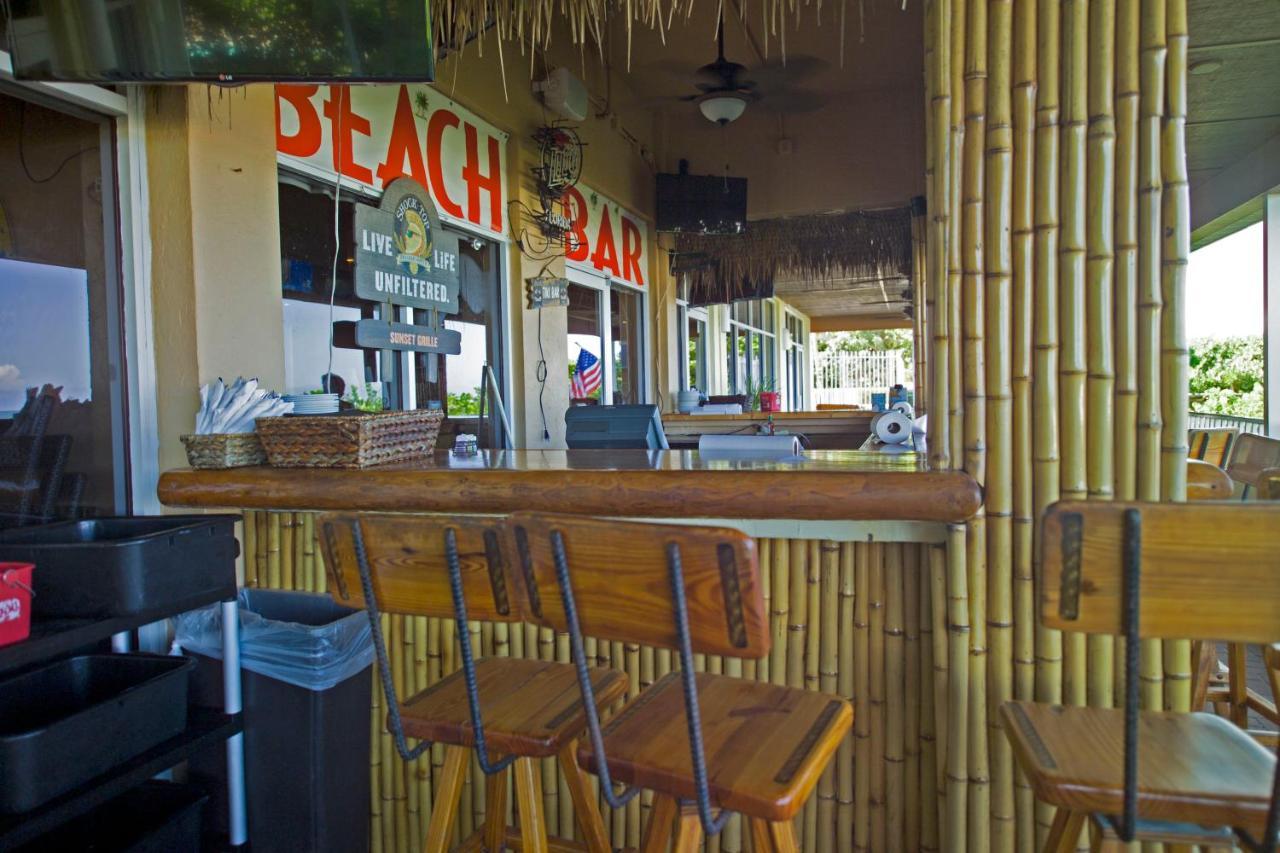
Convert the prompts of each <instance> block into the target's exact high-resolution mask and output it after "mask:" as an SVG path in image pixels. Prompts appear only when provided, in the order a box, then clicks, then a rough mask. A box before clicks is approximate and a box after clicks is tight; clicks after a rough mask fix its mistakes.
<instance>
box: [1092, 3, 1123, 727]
mask: <svg viewBox="0 0 1280 853" xmlns="http://www.w3.org/2000/svg"><path fill="white" fill-rule="evenodd" d="M1115 13H1116V9H1115V0H1092V4H1091V5H1090V7H1089V25H1088V29H1089V42H1088V54H1089V55H1088V67H1089V83H1088V110H1089V131H1088V141H1087V146H1088V177H1089V182H1088V190H1087V204H1088V212H1089V221H1088V228H1087V246H1088V260H1087V262H1086V270H1085V279H1086V281H1085V288H1086V314H1087V320H1086V323H1087V327H1088V329H1089V353H1088V364H1089V378H1088V386H1087V392H1088V407H1089V408H1088V418H1087V428H1088V443H1087V449H1088V454H1087V465H1086V468H1087V471H1086V479H1087V481H1088V487H1089V497H1090V498H1092V499H1097V500H1111V499H1112V498H1113V497H1114V491H1113V489H1114V484H1115V462H1114V455H1113V450H1114V443H1115V410H1114V393H1115V358H1114V349H1115V344H1114V335H1113V327H1112V324H1113V320H1114V298H1113V297H1114V273H1115V271H1114V262H1115V136H1116V132H1115V99H1114V91H1115V24H1116V19H1115ZM1087 645H1088V665H1089V671H1088V675H1087V689H1086V692H1087V699H1088V703H1089V704H1090V705H1093V706H1099V707H1105V708H1109V707H1112V706H1113V705H1114V704H1115V696H1114V692H1113V686H1114V678H1113V674H1114V668H1115V665H1114V647H1115V641H1114V639H1113V638H1112V637H1110V636H1106V635H1094V636H1090V637H1089V638H1088V640H1087Z"/></svg>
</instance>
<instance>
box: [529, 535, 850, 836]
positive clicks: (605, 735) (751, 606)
mask: <svg viewBox="0 0 1280 853" xmlns="http://www.w3.org/2000/svg"><path fill="white" fill-rule="evenodd" d="M511 523H512V525H513V526H514V533H515V539H516V543H517V548H518V550H519V556H520V559H521V561H522V565H523V566H524V573H525V577H526V581H525V583H526V586H527V587H528V594H529V599H530V602H531V604H534V605H535V606H536V607H538V611H537V612H535V613H534V614H533V615H534V616H535V617H536V618H537V619H539V621H540V622H541V624H544V625H547V626H549V627H552V628H554V629H555V630H557V631H567V632H568V633H569V638H570V642H571V643H572V646H573V651H574V656H575V658H576V659H577V660H578V661H579V671H578V680H579V684H580V685H581V687H582V691H583V695H584V703H585V706H586V707H587V708H588V709H590V708H593V707H594V703H593V702H592V701H591V697H592V694H593V692H594V688H593V687H592V686H591V684H590V681H589V680H588V678H587V672H586V667H585V662H584V659H583V652H582V648H583V643H582V638H583V636H584V635H588V636H592V637H597V638H599V639H607V640H614V641H621V642H628V643H643V644H646V645H651V646H657V647H660V648H668V649H675V650H677V651H678V652H679V663H680V669H679V671H677V672H672V673H670V674H669V675H666V676H664V677H663V678H660V679H659V680H658V681H657V682H656V683H654V684H653V685H652V686H651V687H650V688H649V689H648V690H646V691H644V692H643V693H642V694H640V696H638V697H635V698H633V699H632V700H631V701H630V702H629V703H628V704H627V705H626V706H625V707H624V708H623V709H622V710H621V711H619V712H618V714H617V715H616V716H615V717H614V718H613V719H612V720H610V721H609V723H608V725H607V726H605V727H604V728H603V729H601V728H600V726H599V720H598V719H597V718H596V717H595V715H594V714H593V713H590V712H589V713H588V717H587V722H588V732H589V734H590V740H589V746H587V745H584V746H583V747H582V749H580V751H579V757H580V759H581V761H582V763H583V764H584V765H585V766H586V767H587V768H588V769H589V770H591V771H592V772H594V773H596V774H598V775H599V776H600V789H601V793H602V794H603V795H604V796H605V799H606V801H607V802H609V804H610V806H612V807H614V808H618V807H620V806H621V805H623V804H624V803H625V802H626V801H627V800H629V799H630V798H631V797H633V796H634V795H635V794H636V793H637V792H638V791H639V790H640V789H641V788H649V789H651V790H653V791H654V792H655V796H654V800H653V806H652V810H651V812H650V818H649V825H648V826H647V827H646V829H645V836H644V840H643V850H644V851H646V853H648V851H654V853H659V851H665V850H666V849H667V844H668V843H669V842H670V841H671V840H672V833H673V829H674V830H675V838H674V848H673V849H674V850H675V851H677V853H689V851H693V850H696V849H697V846H698V844H699V842H700V840H701V838H702V836H703V835H704V833H705V834H707V835H714V834H715V833H718V832H719V831H720V830H721V828H723V826H724V823H725V821H726V820H727V818H728V817H729V814H730V812H739V813H741V814H742V815H744V816H745V817H747V818H748V819H749V820H750V824H751V834H752V840H753V842H754V850H755V853H769V851H775V850H776V851H793V850H795V849H796V837H795V830H794V826H793V824H792V818H793V817H794V816H795V814H796V813H797V812H798V811H799V810H800V808H801V807H802V806H803V805H804V802H805V800H806V799H807V798H808V796H809V794H810V793H811V792H812V790H813V787H814V785H815V784H816V783H817V781H818V777H819V776H820V775H821V774H822V772H823V770H824V769H825V768H826V766H827V765H828V763H829V762H830V761H831V758H832V756H833V755H834V754H835V751H836V747H837V746H838V745H839V743H840V741H841V739H842V738H844V737H845V736H846V735H847V734H848V732H849V728H850V726H851V724H852V722H853V709H852V708H851V707H850V705H849V703H848V702H846V701H845V700H844V699H841V698H840V697H838V696H832V695H828V694H825V693H818V692H814V691H808V690H800V689H796V688H791V687H782V686H778V685H773V684H761V683H758V682H754V681H746V680H743V679H740V678H732V677H729V676H723V675H712V674H709V673H697V674H695V673H694V661H693V655H694V653H701V654H712V655H726V656H730V657H739V658H760V657H763V656H764V655H766V654H767V653H768V651H769V643H770V636H769V627H768V625H769V623H768V618H767V615H766V613H765V608H764V600H763V596H762V594H761V587H760V576H759V566H758V563H757V559H756V551H755V542H754V541H753V540H752V539H751V538H750V537H749V536H747V535H745V534H743V533H741V532H739V531H736V530H730V529H723V528H712V527H695V526H684V525H676V524H647V523H639V522H620V521H611V520H604V519H594V518H584V517H574V516H563V515H548V514H536V513H517V514H515V515H513V516H512V517H511ZM615 783H616V784H622V785H626V786H631V787H630V788H629V789H628V790H626V791H625V792H624V793H621V794H617V793H615V792H614V785H615ZM715 808H718V809H720V810H721V811H720V813H719V815H714V814H713V812H712V810H713V809H715Z"/></svg>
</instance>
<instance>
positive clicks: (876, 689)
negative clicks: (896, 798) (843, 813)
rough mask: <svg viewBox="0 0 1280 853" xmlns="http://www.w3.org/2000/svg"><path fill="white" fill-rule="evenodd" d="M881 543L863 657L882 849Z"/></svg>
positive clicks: (874, 840)
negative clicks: (866, 662)
mask: <svg viewBox="0 0 1280 853" xmlns="http://www.w3.org/2000/svg"><path fill="white" fill-rule="evenodd" d="M884 552H885V546H884V545H883V544H882V543H880V542H872V543H871V549H870V552H869V554H868V556H869V561H868V562H869V565H868V582H867V585H868V592H869V594H870V601H869V602H868V615H869V619H870V625H869V626H868V627H869V632H868V639H867V642H868V645H867V658H868V659H869V661H870V669H871V672H870V680H869V682H868V686H867V712H868V714H869V716H870V717H871V743H870V746H871V758H870V761H871V779H870V786H871V849H872V850H873V851H880V850H884V849H885V837H886V836H885V764H884V759H885V706H884V701H885V644H884V639H885V637H884V616H885V614H884V586H885V584H884V573H885V565H884V563H885V556H884Z"/></svg>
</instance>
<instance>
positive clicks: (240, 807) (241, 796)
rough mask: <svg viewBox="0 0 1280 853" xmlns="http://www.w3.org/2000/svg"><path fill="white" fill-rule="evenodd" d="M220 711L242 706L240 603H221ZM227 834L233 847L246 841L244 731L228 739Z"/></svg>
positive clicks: (247, 836) (231, 710)
mask: <svg viewBox="0 0 1280 853" xmlns="http://www.w3.org/2000/svg"><path fill="white" fill-rule="evenodd" d="M222 697H223V698H222V710H223V711H225V712H226V713H227V714H228V715H231V714H239V713H240V712H241V710H242V709H243V704H242V697H241V694H240V604H239V599H236V598H233V599H231V600H230V601H224V602H222ZM227 834H228V836H229V837H230V838H229V840H230V842H231V846H232V847H239V846H241V845H243V844H244V843H245V842H247V841H248V840H249V829H248V820H247V818H246V815H245V787H244V732H237V733H236V734H234V735H232V736H231V737H229V738H227Z"/></svg>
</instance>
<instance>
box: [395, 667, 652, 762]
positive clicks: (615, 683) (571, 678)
mask: <svg viewBox="0 0 1280 853" xmlns="http://www.w3.org/2000/svg"><path fill="white" fill-rule="evenodd" d="M591 684H592V686H593V687H594V688H595V691H596V699H597V700H598V705H599V707H600V708H601V709H605V708H608V707H609V706H610V705H612V704H613V703H614V702H616V701H618V700H619V699H621V698H622V696H623V694H625V693H626V691H627V677H626V675H624V674H623V673H621V672H618V671H617V670H613V669H597V668H593V669H592V670H591ZM476 686H477V687H478V688H479V691H480V708H481V715H482V719H483V721H484V736H485V745H486V746H487V747H488V748H489V751H490V752H491V753H493V754H495V755H522V756H529V757H531V758H549V757H551V756H554V755H556V754H558V753H559V752H560V750H561V749H563V748H564V746H565V745H566V744H568V743H569V742H570V741H573V740H575V739H576V738H578V737H579V736H580V735H581V734H582V732H583V730H584V729H585V728H586V726H587V722H586V714H585V712H584V711H583V708H582V694H581V692H580V691H579V689H578V676H577V672H576V671H575V670H574V668H573V665H572V664H567V663H555V662H552V661H537V660H523V659H520V658H480V659H478V660H477V661H476ZM470 713H471V711H470V706H469V705H468V703H467V688H466V681H465V679H464V677H463V671H462V670H457V671H455V672H453V673H452V674H451V675H448V676H446V677H445V678H443V679H441V680H440V681H437V682H436V683H435V684H433V685H432V686H430V687H428V688H427V689H426V690H423V691H422V692H421V693H418V694H417V695H416V696H411V697H410V698H409V699H407V700H405V702H404V703H402V704H401V706H400V715H401V717H402V718H403V720H404V732H405V734H407V735H408V736H409V737H412V738H417V739H419V740H428V741H432V742H433V743H442V744H448V745H450V746H466V747H472V746H475V741H474V740H473V731H472V728H471V716H470Z"/></svg>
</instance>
